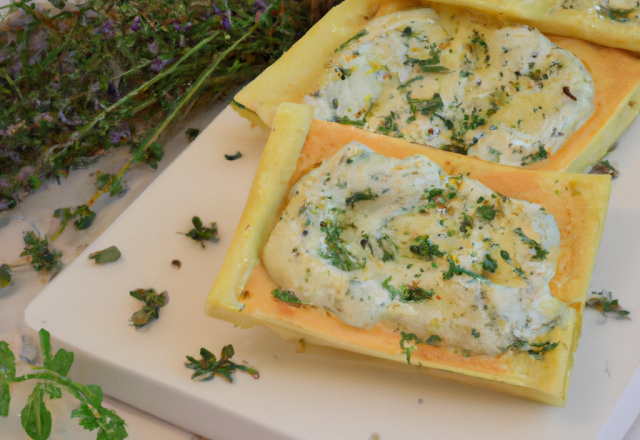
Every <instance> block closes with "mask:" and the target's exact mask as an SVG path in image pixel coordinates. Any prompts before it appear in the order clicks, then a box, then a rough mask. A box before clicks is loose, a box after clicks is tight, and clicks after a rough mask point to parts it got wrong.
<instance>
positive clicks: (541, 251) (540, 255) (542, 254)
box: [513, 228, 549, 260]
mask: <svg viewBox="0 0 640 440" xmlns="http://www.w3.org/2000/svg"><path fill="white" fill-rule="evenodd" d="M513 232H515V233H516V234H518V236H519V237H520V240H521V241H522V242H523V243H524V244H526V245H527V246H529V248H530V249H533V250H534V251H535V253H536V254H535V255H534V256H533V257H531V258H533V259H536V260H544V259H545V258H546V257H547V254H548V253H549V251H548V250H546V249H545V248H543V247H542V246H541V245H540V244H539V243H538V242H537V241H535V240H532V239H531V238H529V237H527V236H526V235H524V232H522V229H520V228H516V229H514V230H513Z"/></svg>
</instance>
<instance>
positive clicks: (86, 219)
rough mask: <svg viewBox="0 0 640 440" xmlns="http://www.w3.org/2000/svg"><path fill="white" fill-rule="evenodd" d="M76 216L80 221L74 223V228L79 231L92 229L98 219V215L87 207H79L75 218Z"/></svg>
mask: <svg viewBox="0 0 640 440" xmlns="http://www.w3.org/2000/svg"><path fill="white" fill-rule="evenodd" d="M76 216H78V219H77V220H76V221H75V222H73V226H75V228H76V229H77V230H78V231H81V230H83V229H87V228H89V227H91V225H92V224H93V221H94V220H95V219H96V213H95V212H93V211H92V210H90V209H89V207H88V206H87V205H82V206H78V207H77V208H76V211H75V212H74V217H76Z"/></svg>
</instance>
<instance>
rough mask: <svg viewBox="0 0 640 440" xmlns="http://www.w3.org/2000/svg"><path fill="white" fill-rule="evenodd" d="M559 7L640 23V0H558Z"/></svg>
mask: <svg viewBox="0 0 640 440" xmlns="http://www.w3.org/2000/svg"><path fill="white" fill-rule="evenodd" d="M556 8H557V9H572V10H575V11H580V12H585V13H587V14H589V15H591V16H594V17H598V18H600V19H602V20H610V21H613V22H616V23H628V24H627V26H634V25H638V24H640V1H638V0H558V5H557V7H556Z"/></svg>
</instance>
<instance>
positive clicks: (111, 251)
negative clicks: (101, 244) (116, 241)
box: [89, 246, 122, 264]
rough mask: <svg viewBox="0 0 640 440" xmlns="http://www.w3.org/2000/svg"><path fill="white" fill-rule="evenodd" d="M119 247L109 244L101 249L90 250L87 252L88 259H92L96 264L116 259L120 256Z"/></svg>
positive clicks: (111, 261)
mask: <svg viewBox="0 0 640 440" xmlns="http://www.w3.org/2000/svg"><path fill="white" fill-rule="evenodd" d="M121 255H122V254H121V253H120V249H118V248H117V247H116V246H109V247H108V248H106V249H103V250H101V251H96V252H92V253H90V254H89V259H90V260H94V261H95V262H96V264H107V263H113V262H114V261H118V260H119V259H120V257H121Z"/></svg>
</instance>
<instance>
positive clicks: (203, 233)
mask: <svg viewBox="0 0 640 440" xmlns="http://www.w3.org/2000/svg"><path fill="white" fill-rule="evenodd" d="M191 223H193V229H191V230H190V231H189V232H187V233H186V234H184V235H186V236H187V237H189V238H191V239H193V240H194V241H197V242H199V243H200V246H202V248H203V249H204V247H205V246H204V242H205V241H210V242H211V243H218V242H219V241H220V237H219V236H218V225H217V224H216V223H215V222H213V223H211V227H210V228H207V227H204V226H203V224H202V220H200V217H198V216H194V217H193V218H192V219H191Z"/></svg>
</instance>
